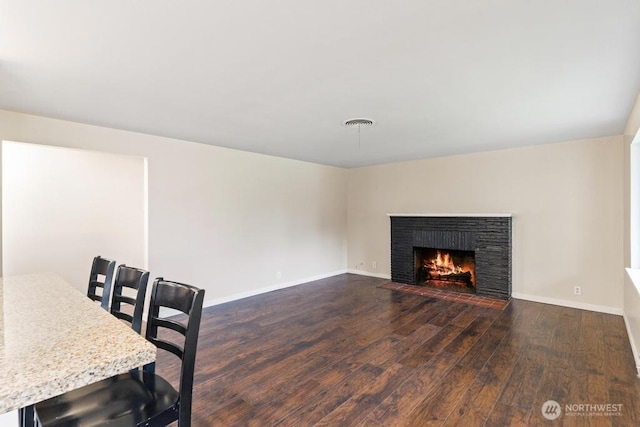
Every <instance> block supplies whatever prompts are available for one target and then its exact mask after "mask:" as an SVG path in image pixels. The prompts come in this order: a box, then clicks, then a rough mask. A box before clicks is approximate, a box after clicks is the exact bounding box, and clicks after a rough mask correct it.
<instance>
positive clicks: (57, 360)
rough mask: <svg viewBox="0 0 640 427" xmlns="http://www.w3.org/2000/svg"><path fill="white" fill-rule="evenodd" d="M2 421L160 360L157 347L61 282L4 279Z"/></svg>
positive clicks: (43, 277)
mask: <svg viewBox="0 0 640 427" xmlns="http://www.w3.org/2000/svg"><path fill="white" fill-rule="evenodd" d="M0 299H1V300H0V301H1V303H0V413H3V412H7V411H11V410H14V409H18V408H21V407H23V406H27V405H30V404H33V403H36V402H39V401H41V400H44V399H48V398H50V397H53V396H56V395H58V394H61V393H64V392H66V391H69V390H72V389H74V388H78V387H81V386H83V385H86V384H90V383H92V382H95V381H99V380H101V379H104V378H108V377H110V376H113V375H116V374H119V373H122V372H126V371H128V370H129V369H131V368H134V367H136V366H141V365H143V364H145V363H149V362H152V361H154V360H155V357H156V347H155V346H154V345H153V344H151V343H150V342H148V341H147V340H145V339H144V338H143V337H141V336H140V335H138V334H136V333H135V332H134V331H133V330H132V329H131V328H130V327H129V326H128V325H126V324H125V323H123V322H121V321H120V320H118V319H116V318H115V317H113V316H112V315H110V314H109V313H108V312H106V311H105V310H103V309H101V308H100V306H99V305H98V304H96V303H94V302H93V301H91V300H90V299H89V298H87V297H86V296H85V295H83V294H82V293H80V292H78V290H76V289H74V288H73V287H72V286H71V285H70V284H68V283H67V282H65V281H64V280H63V279H62V278H60V277H59V276H57V275H55V274H52V273H44V274H29V275H24V276H16V277H6V278H3V279H0Z"/></svg>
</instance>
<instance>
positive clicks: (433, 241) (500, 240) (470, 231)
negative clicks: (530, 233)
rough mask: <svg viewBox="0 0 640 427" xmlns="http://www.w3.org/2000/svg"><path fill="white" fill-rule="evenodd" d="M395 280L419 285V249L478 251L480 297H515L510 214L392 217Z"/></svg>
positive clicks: (402, 215) (393, 276) (477, 277)
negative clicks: (512, 291)
mask: <svg viewBox="0 0 640 427" xmlns="http://www.w3.org/2000/svg"><path fill="white" fill-rule="evenodd" d="M389 216H390V218H391V280H393V281H394V282H398V283H405V284H409V285H415V284H416V276H415V272H414V267H415V264H414V259H413V257H414V251H413V249H414V248H415V247H431V248H440V249H455V250H472V251H475V263H476V265H475V274H476V292H477V294H478V295H483V296H489V297H493V298H500V299H509V298H510V297H511V220H512V217H511V215H510V214H389Z"/></svg>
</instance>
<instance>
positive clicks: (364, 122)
mask: <svg viewBox="0 0 640 427" xmlns="http://www.w3.org/2000/svg"><path fill="white" fill-rule="evenodd" d="M342 124H343V125H345V126H346V127H357V128H358V150H360V142H361V135H360V130H361V128H362V127H363V126H364V127H370V126H373V125H374V124H375V121H374V120H372V119H365V118H356V119H349V120H345V121H344V122H342Z"/></svg>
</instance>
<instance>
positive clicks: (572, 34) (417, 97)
mask: <svg viewBox="0 0 640 427" xmlns="http://www.w3.org/2000/svg"><path fill="white" fill-rule="evenodd" d="M639 88H640V0H606V1H605V0H563V1H558V0H536V1H532V0H485V1H475V0H437V1H436V0H406V1H391V0H384V1H383V0H366V1H365V0H357V1H355V0H341V1H337V0H322V1H311V0H297V1H296V0H280V1H278V0H272V1H264V0H224V1H221V0H190V1H175V0H136V1H131V0H109V1H107V0H103V1H86V0H57V1H51V0H28V1H25V0H0V108H1V109H6V110H13V111H19V112H25V113H31V114H37V115H43V116H48V117H54V118H61V119H66V120H72V121H77V122H83V123H89V124H95V125H102V126H109V127H113V128H118V129H126V130H132V131H138V132H143V133H149V134H154V135H162V136H168V137H174V138H180V139H185V140H189V141H196V142H202V143H207V144H213V145H218V146H224V147H232V148H237V149H240V150H247V151H253V152H257V153H265V154H271V155H274V156H281V157H287V158H292V159H300V160H306V161H310V162H315V163H323V164H328V165H335V166H342V167H354V166H362V165H371V164H380V163H389V162H395V161H401V160H409V159H418V158H426V157H435V156H444V155H450V154H457V153H465V152H476V151H483V150H492V149H500V148H507V147H516V146H522V145H533V144H542V143H552V142H560V141H567V140H576V139H582V138H592V137H600V136H610V135H620V134H622V132H623V130H624V126H625V123H626V120H627V118H628V116H629V113H630V110H631V107H632V104H633V101H634V99H635V96H636V94H637V91H638V89H639ZM354 117H367V118H372V119H374V120H376V122H377V123H376V125H375V126H374V127H372V128H367V129H362V130H361V134H360V142H359V141H358V131H357V129H353V128H347V127H345V126H343V125H342V122H343V121H344V120H346V119H350V118H354Z"/></svg>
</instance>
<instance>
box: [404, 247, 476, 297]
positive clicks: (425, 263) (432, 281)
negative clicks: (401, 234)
mask: <svg viewBox="0 0 640 427" xmlns="http://www.w3.org/2000/svg"><path fill="white" fill-rule="evenodd" d="M413 254H414V256H413V258H414V261H415V268H414V269H415V274H416V284H417V285H420V286H426V287H431V288H437V289H444V290H452V291H457V292H466V293H473V294H475V293H476V279H475V255H474V254H475V253H474V251H457V250H448V249H435V248H419V247H414V248H413Z"/></svg>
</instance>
